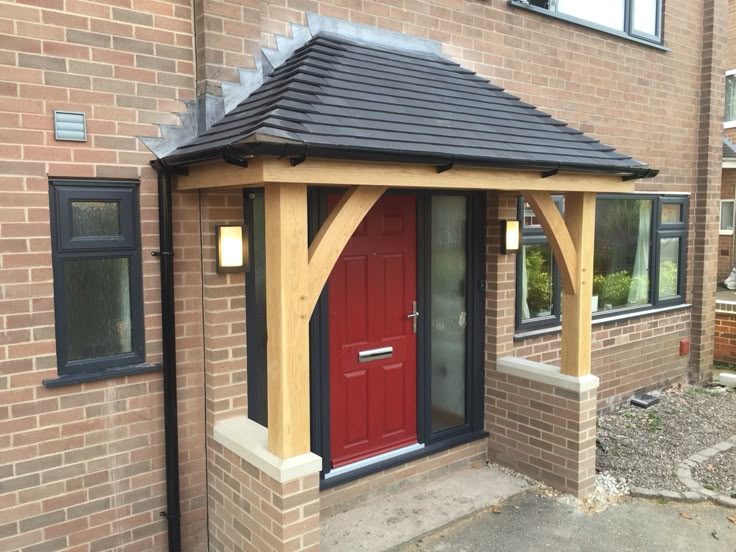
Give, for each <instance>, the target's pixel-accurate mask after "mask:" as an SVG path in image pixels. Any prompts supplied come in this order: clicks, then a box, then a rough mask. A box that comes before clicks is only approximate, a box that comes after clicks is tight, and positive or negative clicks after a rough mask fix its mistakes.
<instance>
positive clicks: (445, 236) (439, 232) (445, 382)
mask: <svg viewBox="0 0 736 552" xmlns="http://www.w3.org/2000/svg"><path fill="white" fill-rule="evenodd" d="M466 227H467V199H466V198H465V197H464V196H434V197H432V230H431V239H432V255H431V257H432V258H431V261H430V262H431V277H432V280H431V282H432V283H431V287H432V292H431V294H430V295H431V340H430V341H431V347H430V356H431V378H432V386H431V403H432V404H431V408H432V414H431V415H432V432H433V433H434V432H437V431H441V430H443V429H448V428H451V427H456V426H458V425H460V424H462V423H464V422H465V372H466V370H465V359H466V354H465V353H466V351H465V350H466V337H465V335H466V327H467V297H466V291H467V290H466V277H467V256H466Z"/></svg>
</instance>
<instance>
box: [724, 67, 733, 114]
mask: <svg viewBox="0 0 736 552" xmlns="http://www.w3.org/2000/svg"><path fill="white" fill-rule="evenodd" d="M735 92H736V75H726V111H725V117H724V120H725V121H726V122H727V123H728V122H731V121H734V120H736V94H735Z"/></svg>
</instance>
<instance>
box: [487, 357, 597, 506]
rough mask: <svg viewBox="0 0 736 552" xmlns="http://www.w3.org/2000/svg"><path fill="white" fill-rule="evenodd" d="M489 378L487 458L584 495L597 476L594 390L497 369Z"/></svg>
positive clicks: (560, 488)
mask: <svg viewBox="0 0 736 552" xmlns="http://www.w3.org/2000/svg"><path fill="white" fill-rule="evenodd" d="M489 379H490V385H489V389H488V391H487V393H488V396H487V398H486V411H487V412H488V413H489V417H488V429H489V431H490V432H491V435H492V437H491V439H490V440H489V455H490V457H491V459H493V460H496V461H498V462H500V463H502V464H506V465H508V466H511V467H512V468H514V469H516V470H517V471H520V472H522V473H526V474H528V475H530V476H532V477H534V478H535V479H537V480H539V481H544V482H545V483H547V484H549V485H551V486H553V487H554V488H556V489H559V490H562V491H564V492H568V493H571V494H573V495H576V496H585V495H586V494H587V493H588V492H589V491H590V490H591V489H592V487H593V478H594V476H595V450H596V449H595V430H596V425H595V424H596V392H595V390H593V391H586V392H583V393H577V392H572V391H568V390H566V389H561V388H559V387H554V386H552V385H547V384H544V383H539V382H536V381H530V380H528V379H525V378H521V377H516V376H512V375H507V374H501V373H499V372H495V371H494V372H492V375H491V377H490V378H489Z"/></svg>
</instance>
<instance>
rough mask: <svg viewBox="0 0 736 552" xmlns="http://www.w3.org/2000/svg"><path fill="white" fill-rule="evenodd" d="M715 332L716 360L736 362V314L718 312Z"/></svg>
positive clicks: (727, 362) (728, 362)
mask: <svg viewBox="0 0 736 552" xmlns="http://www.w3.org/2000/svg"><path fill="white" fill-rule="evenodd" d="M714 333H715V338H714V346H715V352H714V357H715V360H716V361H717V362H723V363H725V364H736V314H734V313H728V312H717V313H716V328H715V332H714Z"/></svg>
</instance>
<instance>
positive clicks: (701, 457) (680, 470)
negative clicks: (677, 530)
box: [631, 435, 736, 508]
mask: <svg viewBox="0 0 736 552" xmlns="http://www.w3.org/2000/svg"><path fill="white" fill-rule="evenodd" d="M734 446H736V435H733V436H732V437H730V438H728V439H726V440H725V441H721V442H720V443H718V444H716V445H713V446H712V447H709V448H707V449H703V450H701V451H700V452H696V453H695V454H693V455H692V456H690V458H688V459H687V460H685V461H684V462H682V463H681V464H680V465H679V466H678V467H677V479H679V480H680V483H682V484H683V485H685V486H686V487H687V488H688V489H689V490H688V491H685V492H684V493H681V492H679V491H660V490H657V489H647V488H644V487H632V488H631V495H632V496H636V497H639V498H666V499H669V500H682V501H686V502H701V501H705V500H712V501H713V502H715V503H717V504H720V505H722V506H728V507H731V508H734V507H736V498H731V497H730V496H726V495H723V494H720V493H717V492H715V491H711V490H710V489H706V488H705V487H703V485H701V484H700V483H699V482H698V481H695V479H693V474H692V468H694V467H695V466H698V465H700V464H702V463H703V462H705V461H706V460H709V459H710V458H712V457H713V456H715V455H716V454H718V453H720V452H725V451H727V450H730V449H732V448H733V447H734Z"/></svg>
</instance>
